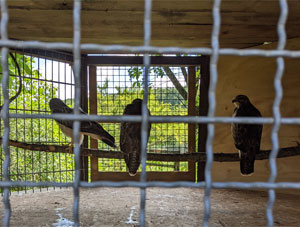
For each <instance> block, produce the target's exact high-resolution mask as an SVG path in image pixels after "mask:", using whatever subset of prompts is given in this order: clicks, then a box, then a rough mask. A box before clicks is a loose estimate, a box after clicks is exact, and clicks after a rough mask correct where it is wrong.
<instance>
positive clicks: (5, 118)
mask: <svg viewBox="0 0 300 227" xmlns="http://www.w3.org/2000/svg"><path fill="white" fill-rule="evenodd" d="M8 19H9V18H8V12H7V3H6V0H1V38H2V40H4V41H5V40H7V39H8V34H7V24H8ZM1 55H2V56H1V64H2V71H3V76H2V91H3V97H4V103H3V108H2V113H1V117H2V119H3V123H4V133H3V137H2V147H3V150H4V155H5V159H4V163H3V175H4V180H5V181H10V176H9V166H10V151H9V146H8V140H9V116H8V113H9V92H8V81H9V69H8V48H7V47H3V48H2V49H1ZM9 192H10V189H9V187H7V188H4V190H3V203H4V209H5V212H4V218H3V226H9V224H10V216H11V206H10V201H9Z"/></svg>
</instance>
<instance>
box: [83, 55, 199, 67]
mask: <svg viewBox="0 0 300 227" xmlns="http://www.w3.org/2000/svg"><path fill="white" fill-rule="evenodd" d="M201 59H202V57H185V56H183V57H175V56H174V57H169V56H151V65H152V66H191V65H199V64H200V63H201ZM88 64H91V65H101V66H133V65H136V66H142V65H143V64H144V62H143V56H89V57H88Z"/></svg>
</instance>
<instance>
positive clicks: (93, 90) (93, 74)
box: [89, 65, 99, 181]
mask: <svg viewBox="0 0 300 227" xmlns="http://www.w3.org/2000/svg"><path fill="white" fill-rule="evenodd" d="M89 95H90V96H89V101H90V114H97V67H96V66H94V65H90V66H89ZM90 147H91V148H92V149H98V141H97V140H95V139H92V138H90ZM98 174H99V173H98V158H97V157H91V181H95V177H96V176H98Z"/></svg>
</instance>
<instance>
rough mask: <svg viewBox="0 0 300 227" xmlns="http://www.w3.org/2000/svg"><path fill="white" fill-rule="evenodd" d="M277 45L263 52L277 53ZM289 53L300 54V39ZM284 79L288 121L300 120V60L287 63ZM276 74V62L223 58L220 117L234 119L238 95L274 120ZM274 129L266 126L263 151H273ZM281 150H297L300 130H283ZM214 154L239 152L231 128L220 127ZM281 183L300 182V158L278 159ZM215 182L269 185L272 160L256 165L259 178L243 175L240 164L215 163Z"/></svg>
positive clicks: (283, 109) (290, 46) (284, 110)
mask: <svg viewBox="0 0 300 227" xmlns="http://www.w3.org/2000/svg"><path fill="white" fill-rule="evenodd" d="M276 45H277V44H276V43H273V44H269V45H263V46H261V47H259V48H264V49H274V48H276ZM286 49H290V50H291V49H293V50H300V38H299V39H291V40H288V45H287V47H286ZM285 64H286V68H285V72H284V76H283V89H284V91H283V101H282V104H281V112H282V116H284V117H300V59H288V58H286V59H285ZM275 71H276V59H275V58H262V57H236V56H222V57H220V59H219V64H218V85H217V92H216V97H217V109H216V115H217V116H227V117H228V116H231V114H232V112H233V109H234V106H233V105H232V103H231V100H232V98H233V97H234V96H236V95H238V94H245V95H247V96H248V97H249V98H250V100H251V102H252V103H253V104H254V105H255V106H256V107H257V108H258V109H259V110H260V112H261V114H262V115H263V116H264V117H269V116H272V105H273V99H274V86H273V78H274V75H275ZM271 128H272V126H271V125H264V128H263V137H262V145H261V149H264V150H266V149H271V148H272V143H271V140H270V132H271ZM279 139H280V147H287V146H295V145H296V142H295V141H299V142H300V126H281V129H280V133H279ZM214 152H216V153H218V152H224V153H231V152H236V149H235V147H234V144H233V139H232V136H231V129H230V125H229V124H217V125H216V134H215V140H214ZM277 164H278V181H298V182H300V156H298V157H291V158H282V159H277ZM212 175H213V180H214V181H266V180H267V179H268V177H269V164H268V160H264V161H256V162H255V174H254V175H252V176H250V177H243V176H241V175H240V171H239V162H229V163H219V162H214V164H213V170H212Z"/></svg>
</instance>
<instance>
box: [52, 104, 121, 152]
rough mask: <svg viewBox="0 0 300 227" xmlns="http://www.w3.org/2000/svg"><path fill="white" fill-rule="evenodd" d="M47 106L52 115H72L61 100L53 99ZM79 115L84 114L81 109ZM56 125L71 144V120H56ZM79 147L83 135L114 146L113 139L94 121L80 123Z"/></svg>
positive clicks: (71, 110) (70, 109) (71, 111)
mask: <svg viewBox="0 0 300 227" xmlns="http://www.w3.org/2000/svg"><path fill="white" fill-rule="evenodd" d="M49 106H50V109H51V112H52V113H54V114H72V113H73V109H72V108H70V107H68V106H67V105H66V104H65V103H64V102H63V101H62V100H60V99H58V98H53V99H51V100H50V102H49ZM80 113H81V114H86V113H85V112H84V111H83V110H82V109H81V108H80ZM56 122H57V123H58V125H59V127H60V129H61V131H62V132H63V133H64V134H65V135H66V136H68V137H71V139H72V143H73V140H74V138H73V122H74V121H71V120H67V119H64V120H56ZM79 131H80V132H79V134H80V143H79V144H80V145H81V144H82V142H83V138H84V135H87V136H90V137H91V138H93V139H96V140H101V141H103V142H104V143H106V144H107V145H109V146H111V147H116V145H115V138H114V137H113V136H111V135H110V134H109V133H108V132H107V131H105V130H104V129H103V127H102V126H101V125H100V124H98V123H97V122H96V121H81V124H80V129H79Z"/></svg>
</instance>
